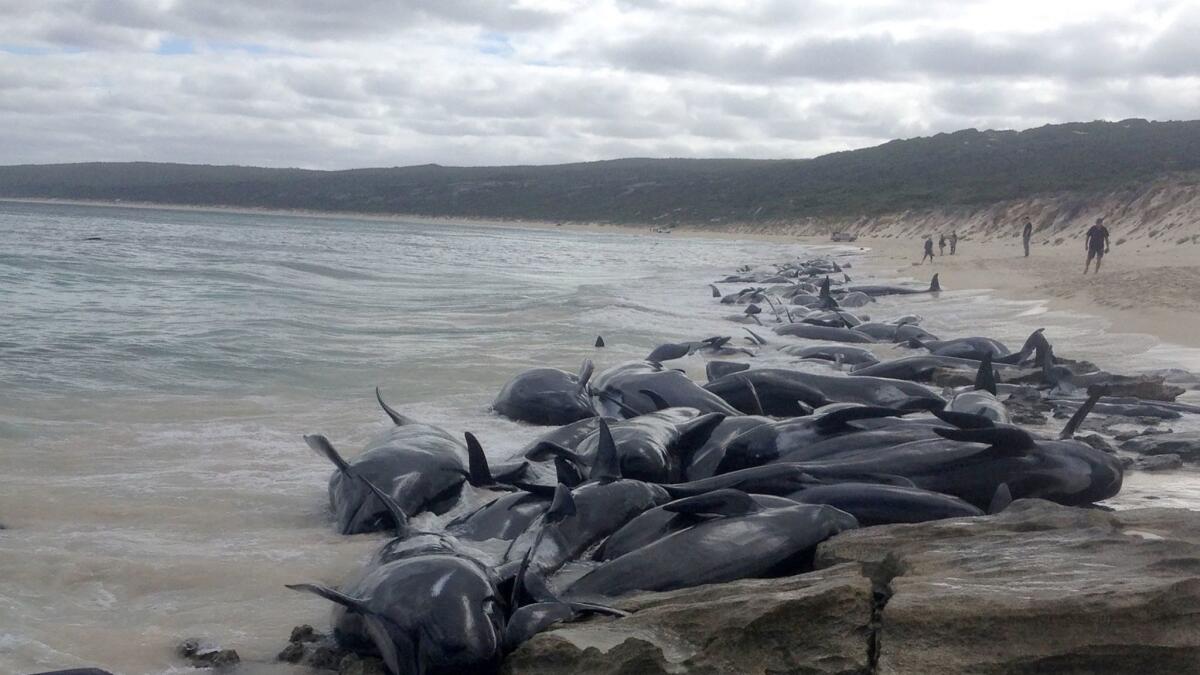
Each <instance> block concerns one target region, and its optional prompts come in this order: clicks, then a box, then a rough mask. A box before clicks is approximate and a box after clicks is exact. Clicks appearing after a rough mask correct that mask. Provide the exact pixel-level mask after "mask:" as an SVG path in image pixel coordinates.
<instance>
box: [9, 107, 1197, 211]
mask: <svg viewBox="0 0 1200 675" xmlns="http://www.w3.org/2000/svg"><path fill="white" fill-rule="evenodd" d="M1197 169H1200V121H1187V122H1148V121H1146V120H1140V119H1130V120H1123V121H1120V122H1089V123H1071V124H1058V125H1047V126H1043V127H1039V128H1036V129H1029V130H1026V131H1020V132H1017V131H978V130H975V129H966V130H963V131H957V132H954V133H946V134H937V135H935V136H930V137H925V138H914V139H907V140H895V141H891V142H888V143H885V144H883V145H879V146H876V147H872V148H865V149H861V150H853V151H847V152H837V153H833V154H829V155H824V156H821V157H817V158H814V159H806V160H791V159H789V160H745V159H641V158H631V159H616V160H610V161H598V162H585V163H577V164H561V165H553V166H501V167H452V166H441V165H436V164H427V165H421V166H408V167H393V168H369V169H353V170H343V171H316V170H307V169H279V168H256V167H242V166H209V165H187V164H163V163H147V162H132V163H104V162H101V163H83V164H56V165H20V166H6V167H0V197H7V198H51V199H83V200H101V201H129V202H150V203H160V204H188V205H197V206H226V207H239V208H264V209H303V210H312V211H326V212H356V213H366V214H385V213H386V214H414V215H424V216H446V217H467V218H497V219H530V220H546V221H577V222H602V223H603V222H609V223H622V224H626V223H651V224H660V225H671V224H688V225H700V224H713V223H728V222H739V223H753V222H757V221H761V222H770V221H780V220H787V219H798V218H806V217H819V218H829V217H857V216H871V215H878V214H883V213H894V212H898V211H904V210H908V209H922V208H931V207H936V206H955V205H962V206H971V205H981V204H987V203H993V202H997V201H1002V200H1008V199H1018V198H1026V197H1030V196H1036V195H1041V194H1052V193H1061V192H1068V191H1072V192H1079V191H1084V192H1087V191H1101V190H1109V189H1113V188H1116V187H1120V186H1122V185H1127V184H1131V183H1135V182H1139V181H1144V180H1147V179H1150V178H1154V177H1158V176H1162V175H1166V174H1174V173H1179V172H1187V171H1192V170H1197Z"/></svg>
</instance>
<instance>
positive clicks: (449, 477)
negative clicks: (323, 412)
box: [304, 389, 521, 534]
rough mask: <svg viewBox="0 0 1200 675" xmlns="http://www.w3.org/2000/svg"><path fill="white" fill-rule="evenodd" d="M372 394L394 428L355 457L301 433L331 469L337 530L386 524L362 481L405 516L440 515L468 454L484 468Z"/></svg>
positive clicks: (454, 493) (383, 510)
mask: <svg viewBox="0 0 1200 675" xmlns="http://www.w3.org/2000/svg"><path fill="white" fill-rule="evenodd" d="M375 395H376V398H377V400H378V401H379V405H380V406H381V407H382V408H383V410H384V412H386V413H387V415H388V416H389V417H390V418H391V419H392V421H393V422H394V426H392V427H391V428H389V429H388V430H386V431H384V432H383V433H381V434H379V435H378V436H376V437H375V438H374V439H372V440H371V441H369V442H368V443H367V445H366V447H365V448H364V449H363V451H362V452H361V453H360V454H359V455H357V456H356V457H354V458H352V459H349V460H347V459H345V458H343V457H342V455H341V454H340V453H339V452H338V451H337V450H336V449H335V448H334V447H333V444H332V443H330V442H329V439H327V438H326V437H324V436H322V435H320V434H312V435H309V436H305V437H304V441H305V442H306V443H307V444H308V446H309V447H310V448H312V449H313V450H314V451H315V452H316V453H317V454H319V455H321V456H323V457H325V458H327V459H328V460H329V461H330V462H332V463H333V465H334V467H335V470H334V472H333V475H332V476H330V478H329V503H330V506H332V508H333V513H334V520H335V522H336V525H337V529H338V531H339V532H341V533H342V534H361V533H363V532H374V531H377V530H382V529H387V528H389V527H390V522H391V518H390V516H389V514H388V510H387V507H386V505H385V504H383V503H382V502H381V501H380V500H379V499H377V498H376V497H375V495H374V494H372V492H371V490H370V488H369V487H368V486H367V484H366V482H367V481H369V482H370V483H372V484H374V485H375V486H377V487H379V488H380V489H381V490H383V491H384V492H385V493H387V494H388V495H390V496H391V498H392V499H394V500H395V501H396V502H397V503H398V504H399V505H400V507H401V508H402V509H404V512H405V513H406V514H408V515H409V516H415V515H417V514H419V513H423V512H425V511H432V512H434V513H444V512H446V511H447V510H449V509H450V507H452V506H453V505H454V504H455V503H456V502H457V500H458V498H459V495H460V493H461V491H462V487H463V483H464V482H466V480H467V479H468V477H469V475H470V471H469V465H470V462H469V457H468V454H469V453H474V454H475V455H476V465H477V466H478V462H479V461H482V462H483V465H484V466H486V460H485V459H482V458H483V450H482V449H481V448H478V447H477V446H476V447H472V448H468V447H466V446H464V444H463V443H462V442H460V441H459V440H458V439H456V438H454V437H453V436H451V435H450V434H449V433H447V432H446V431H445V430H444V429H442V428H440V427H435V426H433V425H431V424H423V423H420V422H416V421H414V420H412V419H410V418H408V417H405V416H404V415H402V414H400V413H399V412H397V411H396V410H394V409H392V408H391V407H390V406H388V405H387V403H385V402H384V401H383V397H382V396H381V395H380V393H379V390H378V389H377V390H376V392H375ZM472 439H473V437H472ZM520 470H521V469H519V468H518V469H515V471H518V472H519V471H520Z"/></svg>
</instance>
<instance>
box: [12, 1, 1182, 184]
mask: <svg viewBox="0 0 1200 675" xmlns="http://www.w3.org/2000/svg"><path fill="white" fill-rule="evenodd" d="M351 8H352V9H351ZM0 26H3V28H2V29H0V164H15V163H26V162H38V163H41V162H74V161H86V160H153V161H179V162H202V163H236V164H254V165H266V166H304V167H313V168H346V167H357V166H395V165H407V164H421V163H426V162H437V163H440V164H458V165H469V164H512V163H538V164H542V163H553V162H565V161H579V160H593V159H608V158H614V157H626V156H653V157H663V156H672V157H680V156H687V157H772V158H775V157H811V156H815V155H818V154H822V153H826V152H831V151H836V150H845V149H851V148H857V147H864V146H869V145H875V144H878V143H881V142H884V141H886V140H889V139H891V138H907V137H912V136H921V135H928V134H932V133H937V132H941V131H953V130H956V129H962V128H966V127H976V128H981V129H982V128H994V129H1024V128H1029V127H1033V126H1039V125H1042V124H1046V123H1052V122H1065V121H1080V120H1093V119H1109V120H1119V119H1123V118H1126V117H1145V118H1149V119H1158V120H1166V119H1195V118H1200V39H1198V38H1197V36H1198V35H1200V3H1197V2H1195V1H1194V0H1143V1H1136V0H1128V1H1113V0H1087V1H1078V0H1033V1H1026V0H998V1H992V0H981V1H973V0H923V1H921V2H912V1H910V0H904V1H896V2H893V1H891V0H865V1H862V2H858V1H855V0H832V1H830V2H825V1H824V0H813V1H808V0H512V1H510V2H501V1H499V0H495V1H489V0H353V1H350V2H347V1H344V0H229V1H226V0H0Z"/></svg>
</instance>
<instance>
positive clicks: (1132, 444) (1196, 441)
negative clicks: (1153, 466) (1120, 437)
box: [1121, 431, 1200, 462]
mask: <svg viewBox="0 0 1200 675" xmlns="http://www.w3.org/2000/svg"><path fill="white" fill-rule="evenodd" d="M1121 449H1122V450H1125V451H1128V452H1135V453H1137V454H1139V455H1152V456H1153V455H1177V456H1178V457H1179V458H1180V459H1181V460H1183V461H1185V462H1200V432H1197V431H1181V432H1177V433H1169V434H1150V435H1143V436H1138V437H1136V438H1131V439H1129V440H1126V441H1125V442H1124V443H1122V444H1121Z"/></svg>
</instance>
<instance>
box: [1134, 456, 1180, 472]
mask: <svg viewBox="0 0 1200 675" xmlns="http://www.w3.org/2000/svg"><path fill="white" fill-rule="evenodd" d="M1133 468H1135V469H1137V470H1138V471H1171V470H1173V469H1180V468H1183V458H1181V457H1180V456H1179V455H1171V454H1166V455H1151V456H1150V457H1143V458H1141V459H1139V460H1137V461H1136V462H1134V463H1133Z"/></svg>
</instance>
